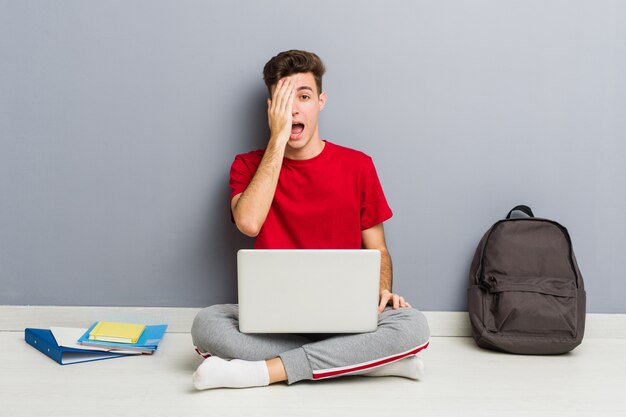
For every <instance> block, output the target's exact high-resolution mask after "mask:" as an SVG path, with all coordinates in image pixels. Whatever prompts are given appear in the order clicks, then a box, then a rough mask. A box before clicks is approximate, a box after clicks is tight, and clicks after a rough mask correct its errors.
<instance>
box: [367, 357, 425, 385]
mask: <svg viewBox="0 0 626 417" xmlns="http://www.w3.org/2000/svg"><path fill="white" fill-rule="evenodd" d="M363 375H364V376H401V377H404V378H410V379H424V362H422V360H421V359H420V358H418V357H417V356H415V355H411V356H409V357H406V358H404V359H401V360H399V361H396V362H393V363H389V364H387V365H383V366H380V367H378V368H376V369H374V370H371V371H369V372H365V373H363Z"/></svg>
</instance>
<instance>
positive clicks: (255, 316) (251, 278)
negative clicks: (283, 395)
mask: <svg viewBox="0 0 626 417" xmlns="http://www.w3.org/2000/svg"><path fill="white" fill-rule="evenodd" d="M237 277H238V285H239V330H240V331H241V332H243V333H363V332H371V331H374V330H376V327H377V325H378V289H379V284H380V251H378V250H369V249H367V250H366V249H363V250H246V249H242V250H240V251H239V252H238V253H237Z"/></svg>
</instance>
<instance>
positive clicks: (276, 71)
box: [263, 49, 326, 95]
mask: <svg viewBox="0 0 626 417" xmlns="http://www.w3.org/2000/svg"><path fill="white" fill-rule="evenodd" d="M303 72H310V73H312V74H313V78H315V84H316V85H317V94H318V95H319V94H321V93H322V75H324V73H325V72H326V68H325V67H324V63H323V62H322V60H321V59H320V57H319V56H317V55H315V54H314V53H313V52H307V51H299V50H297V49H292V50H290V51H284V52H281V53H279V54H278V55H276V56H275V57H273V58H272V59H270V60H269V61H267V64H265V67H264V68H263V81H265V85H266V86H267V90H268V91H269V92H270V94H272V86H273V85H274V84H276V83H277V82H278V80H280V79H281V78H284V77H287V76H289V75H292V74H299V73H303Z"/></svg>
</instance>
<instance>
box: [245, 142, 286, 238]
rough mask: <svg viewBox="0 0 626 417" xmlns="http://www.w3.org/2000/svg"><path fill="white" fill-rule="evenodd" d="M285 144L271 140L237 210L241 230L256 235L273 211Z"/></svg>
mask: <svg viewBox="0 0 626 417" xmlns="http://www.w3.org/2000/svg"><path fill="white" fill-rule="evenodd" d="M284 143H285V141H284V140H278V139H276V138H271V139H270V141H269V143H268V145H267V149H266V150H265V154H264V155H263V159H262V160H261V164H260V165H259V167H258V169H257V171H256V173H255V174H254V176H253V177H252V180H251V181H250V184H248V187H247V188H246V190H245V191H244V192H243V193H242V194H241V197H239V200H238V201H237V204H236V205H235V207H234V209H233V217H234V218H235V223H236V224H237V227H239V229H240V230H241V231H242V232H243V233H245V234H247V235H249V236H256V235H257V234H258V233H259V230H260V229H261V226H263V223H265V219H266V218H267V213H268V212H269V210H270V207H271V205H272V201H273V200H274V193H275V192H276V185H277V184H278V177H279V176H280V169H281V166H282V163H283V157H284V155H285V144H284Z"/></svg>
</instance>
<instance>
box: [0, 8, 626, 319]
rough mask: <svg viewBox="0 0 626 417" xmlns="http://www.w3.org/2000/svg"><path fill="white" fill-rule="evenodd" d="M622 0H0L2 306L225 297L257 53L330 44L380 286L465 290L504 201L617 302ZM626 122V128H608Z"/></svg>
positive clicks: (623, 234) (599, 307) (229, 297)
mask: <svg viewBox="0 0 626 417" xmlns="http://www.w3.org/2000/svg"><path fill="white" fill-rule="evenodd" d="M624 21H626V6H625V5H624V3H623V2H618V1H581V0H577V1H566V0H563V1H545V0H540V1H515V2H507V1H499V0H492V1H472V2H466V1H461V0H459V1H432V2H418V1H414V0H405V1H396V2H384V3H383V2H373V1H372V2H363V1H357V0H351V1H343V2H331V1H322V2H315V3H308V4H306V5H305V4H304V3H301V2H294V1H262V2H251V1H226V0H224V1H153V0H150V1H148V0H146V1H128V0H124V1H106V2H104V1H100V2H89V1H82V0H81V1H70V0H65V1H62V2H50V1H44V0H40V1H5V0H1V1H0V141H1V143H0V144H1V152H0V280H1V286H0V288H1V291H0V304H17V305H22V304H46V305H48V304H52V305H116V306H123V305H124V306H125V305H133V306H190V307H199V306H205V305H208V304H213V303H222V302H233V301H235V300H236V285H235V253H236V250H237V249H238V248H240V247H250V246H251V244H252V241H251V240H249V239H247V238H244V237H242V236H241V235H239V234H238V232H237V231H236V229H235V227H234V226H233V225H232V224H231V223H230V220H229V214H228V193H229V190H228V187H227V181H228V169H229V167H230V164H231V162H232V159H233V156H234V155H235V154H236V153H239V152H243V151H247V150H250V149H255V148H260V147H263V146H264V143H265V142H264V141H266V139H267V133H268V130H267V127H266V115H265V107H264V106H265V97H266V92H265V90H264V86H263V83H262V81H261V69H262V67H263V65H264V63H265V62H266V61H267V59H269V58H270V57H271V56H273V55H274V54H276V53H277V52H279V51H282V50H285V49H290V48H302V49H309V50H313V51H316V52H317V53H318V54H319V55H320V56H321V57H322V58H323V59H324V60H325V62H326V64H327V67H328V73H327V76H326V78H325V88H326V90H327V92H328V96H329V100H328V105H327V107H326V109H325V110H324V112H323V113H322V116H321V134H322V137H323V138H327V139H329V140H331V141H334V142H336V143H339V144H342V145H345V146H349V147H354V148H358V149H360V150H363V151H365V152H366V153H368V154H370V155H371V156H373V158H374V161H375V163H376V165H377V168H378V171H379V175H380V177H381V180H382V182H383V187H384V189H385V191H386V194H387V197H388V200H389V202H390V204H391V206H392V208H393V209H394V211H395V216H394V217H393V218H392V219H391V220H390V221H388V222H387V223H386V225H385V227H386V230H387V235H388V243H389V246H390V250H391V253H392V256H393V260H394V268H395V288H396V290H397V291H398V292H401V293H403V294H404V295H406V296H407V298H408V299H409V300H410V301H411V302H412V304H413V305H415V306H417V307H419V308H421V309H424V310H463V309H465V307H466V302H465V288H466V280H467V278H466V276H467V271H468V268H469V263H470V258H471V256H472V254H473V251H474V249H475V246H476V244H477V242H478V240H479V238H480V237H481V235H482V234H483V232H484V231H485V230H486V229H487V228H488V227H489V226H490V225H491V224H492V223H493V222H494V221H496V220H497V219H499V218H501V217H503V216H504V215H505V214H506V212H507V211H508V210H509V209H510V208H511V207H512V206H513V205H515V204H517V203H526V204H529V205H530V206H531V207H532V208H533V209H534V210H535V212H536V214H538V215H540V216H544V217H549V218H554V219H556V220H558V221H560V222H562V223H563V224H564V225H566V226H567V227H568V228H569V230H570V233H571V235H572V239H573V242H574V248H575V251H576V254H577V256H578V260H579V263H580V266H581V269H582V271H583V274H584V277H585V279H586V283H587V289H588V297H589V300H588V310H589V311H590V312H619V313H626V304H625V302H624V294H625V293H626V280H624V266H623V265H624V259H625V256H624V255H625V252H626V251H625V249H626V218H625V217H624V215H623V214H624V213H625V212H626V198H625V194H624V182H625V180H626V164H624V156H625V151H626V145H625V144H624V141H623V138H624V133H623V132H624V131H625V130H626V129H625V128H626V122H625V120H626V118H625V117H624V116H625V110H626V84H625V81H626V77H625V76H624V74H626V29H624V24H623V23H624ZM619 138H622V139H621V140H620V139H619Z"/></svg>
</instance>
